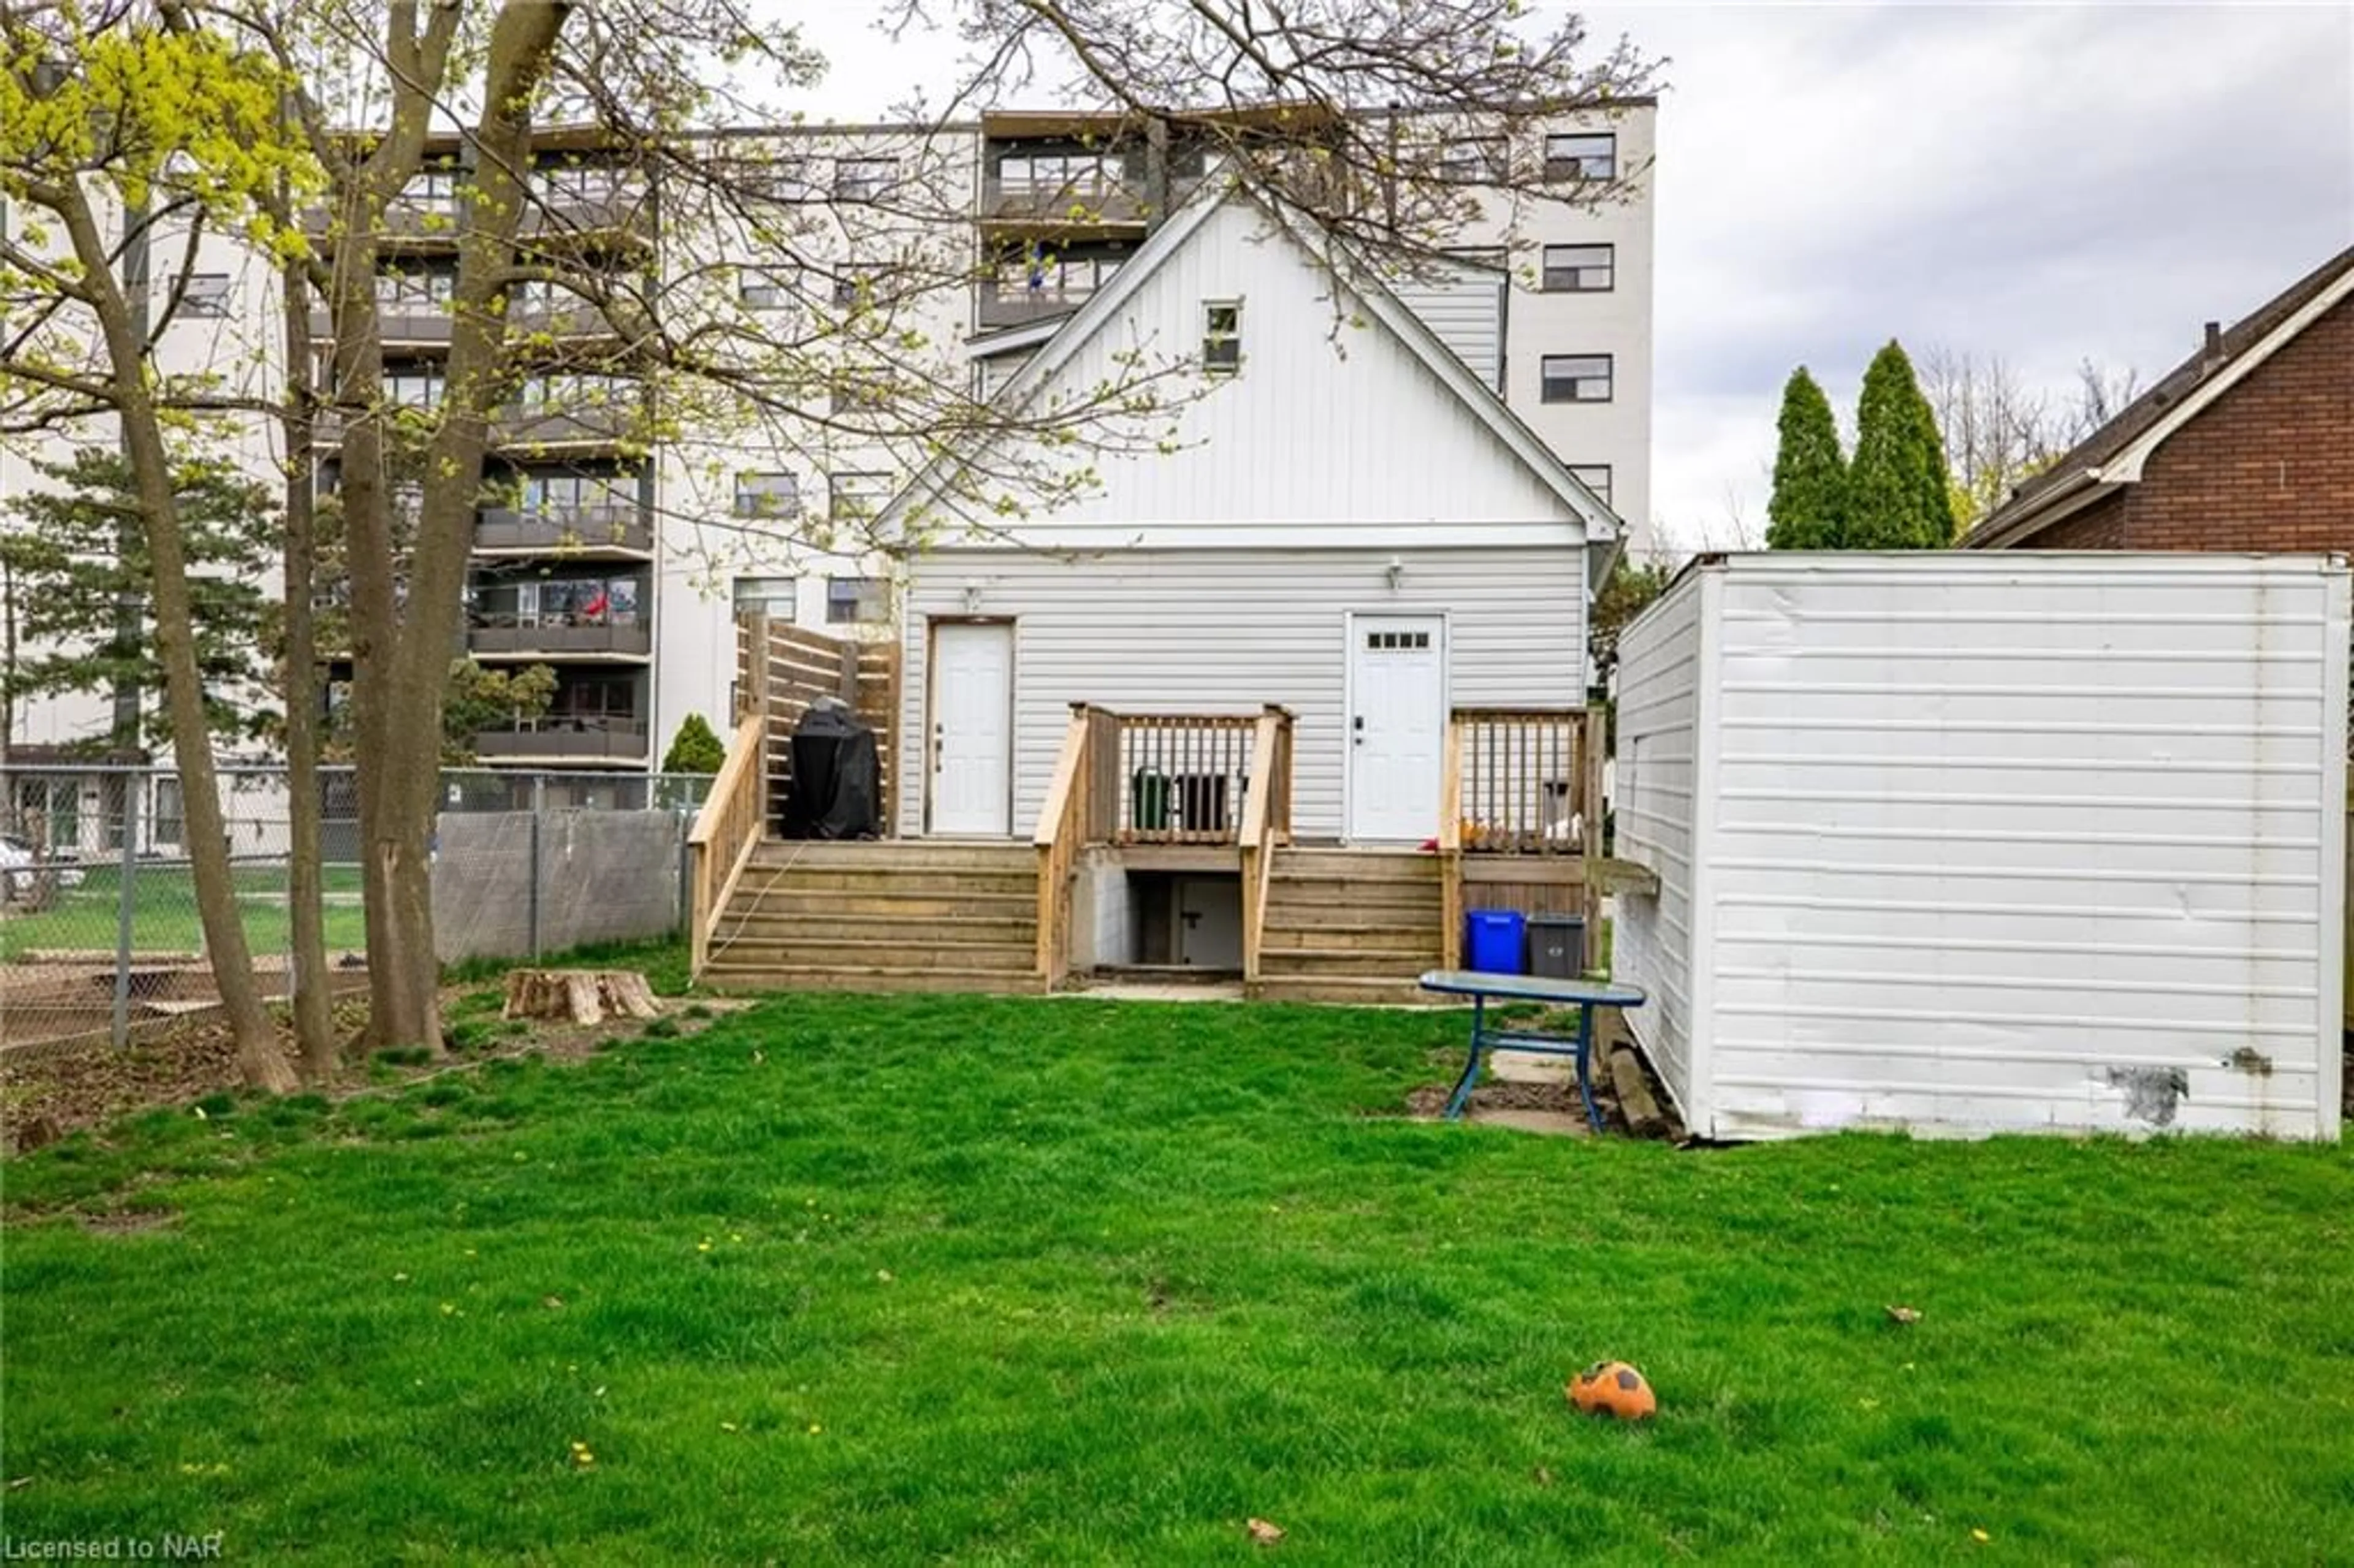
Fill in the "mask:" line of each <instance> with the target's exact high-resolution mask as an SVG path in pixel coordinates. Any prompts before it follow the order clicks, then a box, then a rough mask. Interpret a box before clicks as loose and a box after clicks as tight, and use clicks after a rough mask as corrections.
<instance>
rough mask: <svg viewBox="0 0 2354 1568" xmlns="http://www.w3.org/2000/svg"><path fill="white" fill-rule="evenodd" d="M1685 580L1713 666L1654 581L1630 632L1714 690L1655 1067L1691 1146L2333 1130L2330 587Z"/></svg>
mask: <svg viewBox="0 0 2354 1568" xmlns="http://www.w3.org/2000/svg"><path fill="white" fill-rule="evenodd" d="M1703 575H1706V576H1713V577H1718V578H1720V579H1721V588H1720V590H1719V592H1720V603H1719V604H1718V605H1715V606H1711V607H1709V609H1711V610H1712V612H1713V613H1714V615H1715V619H1716V620H1717V621H1718V623H1719V624H1718V625H1717V627H1716V628H1715V629H1714V632H1715V636H1716V637H1717V640H1718V641H1719V642H1720V644H1721V648H1720V650H1719V652H1716V653H1715V654H1714V655H1711V654H1710V653H1709V652H1708V651H1707V650H1708V644H1709V640H1710V636H1711V631H1712V629H1711V628H1710V627H1709V626H1708V625H1707V624H1705V623H1703V624H1702V625H1698V626H1692V627H1690V628H1689V629H1685V628H1684V627H1682V626H1681V622H1680V620H1679V617H1681V615H1682V613H1683V611H1684V609H1685V608H1686V606H1687V605H1688V604H1689V603H1690V595H1689V594H1688V593H1687V594H1685V595H1683V596H1681V597H1680V598H1678V599H1673V600H1671V601H1670V603H1669V604H1668V605H1666V606H1664V607H1662V608H1661V609H1659V610H1655V611H1654V612H1652V617H1651V618H1650V619H1648V620H1646V621H1644V622H1643V623H1641V624H1640V625H1639V626H1638V628H1637V629H1635V632H1634V634H1633V640H1634V641H1636V643H1637V644H1638V646H1641V647H1643V648H1645V650H1646V653H1647V657H1649V658H1651V659H1654V660H1659V661H1664V660H1667V659H1669V658H1670V657H1671V655H1670V654H1669V653H1668V652H1666V650H1667V648H1668V646H1669V645H1670V644H1671V643H1673V644H1678V645H1681V647H1683V648H1685V649H1687V650H1690V651H1692V653H1693V657H1694V658H1695V659H1696V660H1697V661H1698V668H1699V671H1700V674H1701V679H1702V681H1703V682H1704V683H1713V685H1714V687H1715V698H1714V704H1715V711H1714V715H1713V718H1712V720H1711V719H1710V717H1709V715H1710V710H1711V702H1710V699H1709V697H1708V696H1707V695H1706V694H1703V695H1702V699H1701V702H1700V711H1701V713H1702V715H1703V723H1704V724H1706V725H1707V726H1708V727H1709V728H1711V729H1712V730H1713V732H1714V733H1713V736H1712V738H1711V739H1708V740H1704V741H1703V744H1702V747H1699V748H1698V750H1699V754H1700V757H1701V767H1700V768H1699V770H1698V777H1697V779H1696V789H1695V791H1694V794H1695V800H1694V805H1693V809H1692V813H1691V820H1692V821H1694V822H1695V823H1696V824H1698V825H1699V826H1700V828H1701V829H1702V833H1701V840H1702V842H1701V843H1700V846H1699V853H1697V855H1696V856H1695V861H1696V863H1695V865H1694V866H1693V869H1692V884H1693V885H1692V889H1691V895H1692V897H1693V899H1694V900H1695V903H1696V905H1697V914H1696V917H1695V918H1694V919H1693V921H1692V922H1691V927H1692V933H1691V935H1692V948H1691V953H1692V958H1691V975H1690V977H1689V979H1688V980H1686V982H1685V983H1686V986H1687V988H1688V989H1701V990H1704V991H1705V992H1706V997H1705V1001H1704V1002H1703V1004H1702V1007H1701V1009H1700V1010H1699V1026H1700V1027H1701V1028H1702V1030H1704V1031H1705V1034H1706V1038H1705V1040H1704V1042H1702V1044H1701V1045H1700V1046H1699V1047H1697V1048H1684V1047H1681V1046H1680V1045H1675V1044H1670V1045H1669V1046H1667V1047H1665V1048H1664V1049H1662V1052H1661V1054H1662V1055H1663V1057H1666V1058H1668V1059H1670V1060H1672V1059H1673V1057H1674V1054H1675V1052H1676V1051H1677V1050H1679V1049H1683V1050H1684V1053H1685V1056H1686V1058H1687V1059H1688V1060H1689V1061H1691V1063H1693V1064H1694V1070H1695V1071H1696V1073H1697V1075H1698V1078H1699V1081H1697V1082H1696V1083H1695V1085H1694V1086H1693V1088H1692V1090H1691V1102H1692V1103H1695V1104H1696V1106H1697V1107H1698V1116H1699V1118H1700V1119H1699V1127H1698V1129H1699V1130H1701V1131H1702V1132H1704V1133H1707V1134H1710V1135H1712V1136H1718V1137H1734V1138H1744V1137H1770V1136H1776V1135H1781V1134H1786V1133H1790V1132H1795V1131H1801V1130H1806V1129H1808V1128H1825V1127H1840V1126H1906V1127H1912V1128H1922V1129H1925V1130H1957V1131H1987V1130H2009V1129H2020V1130H2025V1129H2068V1130H2135V1129H2148V1128H2157V1127H2172V1128H2184V1129H2191V1130H2211V1131H2253V1132H2263V1133H2272V1134H2278V1135H2281V1136H2286V1137H2308V1138H2309V1137H2317V1136H2318V1137H2330V1136H2335V1134H2336V1131H2337V1122H2338V1093H2339V1086H2338V1071H2339V1066H2338V1064H2339V1056H2338V1051H2339V1027H2340V1010H2339V990H2340V984H2341V971H2340V963H2341V959H2342V954H2341V950H2340V941H2341V932H2342V929H2343V927H2342V921H2343V916H2344V896H2345V890H2344V885H2343V884H2344V810H2345V787H2346V785H2345V776H2346V761H2345V734H2346V727H2345V726H2346V676H2347V636H2348V628H2347V620H2348V597H2349V594H2348V577H2347V576H2346V573H2345V571H2344V569H2343V568H2342V567H2334V568H2325V567H2323V566H2322V565H2321V564H2320V563H2318V562H2317V561H2315V560H2312V559H2296V558H2287V557H2274V558H2271V559H2262V558H2254V557H2229V556H2056V555H2049V556H2047V555H2035V556H2028V555H2005V556H1999V557H1988V558H1984V559H1979V558H1973V557H1969V556H1959V555H1940V556H1922V557H1909V558H1902V559H1900V558H1893V557H1869V556H1867V557H1860V558H1858V557H1850V558H1843V559H1837V560H1833V559H1829V558H1824V557H1774V556H1744V557H1737V558H1735V559H1734V560H1733V561H1731V562H1730V563H1728V564H1726V565H1724V566H1722V567H1710V568H1704V572H1703ZM1654 645H1656V646H1654ZM1712 666H1713V667H1712ZM1647 787H1648V786H1647ZM1622 831H1623V829H1622ZM1670 847H1671V845H1670V844H1668V843H1665V842H1662V843H1659V844H1658V845H1655V846H1654V849H1653V853H1659V854H1660V855H1661V858H1662V859H1663V860H1664V859H1665V858H1666V857H1667V851H1668V850H1669V849H1670ZM1660 869H1661V871H1662V880H1663V882H1664V881H1665V879H1666V874H1667V872H1668V870H1669V869H1670V868H1669V867H1666V866H1662V867H1661V868H1660ZM1661 902H1662V905H1664V904H1665V903H1666V899H1665V896H1664V895H1663V897H1662V900H1661ZM1639 940H1640V939H1639V938H1638V945H1639ZM1669 967H1671V961H1670V966H1669ZM1659 983H1661V984H1662V985H1663V986H1664V985H1665V984H1666V983H1667V982H1666V980H1664V979H1663V980H1661V981H1660V982H1659ZM1665 1070H1667V1069H1666V1068H1665V1067H1664V1065H1663V1071H1665Z"/></svg>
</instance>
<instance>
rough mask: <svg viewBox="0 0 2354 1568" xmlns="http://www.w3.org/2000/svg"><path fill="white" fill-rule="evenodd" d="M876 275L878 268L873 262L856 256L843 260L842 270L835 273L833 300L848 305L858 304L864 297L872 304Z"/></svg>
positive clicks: (838, 303)
mask: <svg viewBox="0 0 2354 1568" xmlns="http://www.w3.org/2000/svg"><path fill="white" fill-rule="evenodd" d="M876 275H877V270H876V269H875V267H874V266H873V265H872V264H871V263H868V262H864V261H861V260H856V259H855V258H854V259H852V260H848V261H845V262H843V265H842V270H840V271H838V272H836V273H834V275H833V302H834V303H835V304H837V305H842V306H845V307H847V306H853V305H856V304H857V303H859V302H860V301H861V300H862V299H864V301H865V302H868V303H870V304H871V303H872V302H874V299H875V278H876Z"/></svg>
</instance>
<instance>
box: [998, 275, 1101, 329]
mask: <svg viewBox="0 0 2354 1568" xmlns="http://www.w3.org/2000/svg"><path fill="white" fill-rule="evenodd" d="M1094 297H1095V295H1094V292H1093V291H1091V290H1087V289H1002V288H999V287H997V286H995V285H994V284H991V283H986V282H985V283H983V284H982V285H981V307H980V310H979V312H978V314H979V316H980V318H981V323H980V324H981V326H982V327H983V328H991V327H1016V326H1027V325H1029V324H1030V323H1032V322H1043V321H1052V320H1054V319H1055V318H1056V317H1058V316H1066V315H1069V314H1070V313H1072V312H1074V311H1076V310H1077V309H1078V308H1079V307H1080V306H1081V305H1084V304H1086V303H1087V302H1088V301H1089V300H1091V299H1093V298H1094Z"/></svg>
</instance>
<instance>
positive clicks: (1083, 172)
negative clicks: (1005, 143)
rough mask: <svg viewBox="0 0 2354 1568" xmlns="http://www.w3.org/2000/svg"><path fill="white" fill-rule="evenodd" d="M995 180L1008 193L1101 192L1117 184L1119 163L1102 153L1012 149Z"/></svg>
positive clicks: (1078, 194)
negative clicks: (1026, 151)
mask: <svg viewBox="0 0 2354 1568" xmlns="http://www.w3.org/2000/svg"><path fill="white" fill-rule="evenodd" d="M997 183H998V187H999V188H1000V189H1001V190H1002V191H1004V192H1005V193H1006V194H1007V195H1009V196H1064V195H1072V196H1100V195H1102V194H1103V193H1104V192H1106V191H1108V190H1111V189H1113V188H1115V187H1117V186H1118V185H1119V160H1118V159H1116V158H1110V157H1107V156H1106V155H1105V154H1101V153H1011V154H1007V155H1006V156H1005V157H1004V158H1002V159H1001V160H999V162H998V165H997Z"/></svg>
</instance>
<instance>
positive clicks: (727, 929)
mask: <svg viewBox="0 0 2354 1568" xmlns="http://www.w3.org/2000/svg"><path fill="white" fill-rule="evenodd" d="M1037 959H1038V857H1037V854H1036V852H1035V851H1034V850H1033V849H1032V848H1031V847H1030V846H1029V845H1027V844H947V843H939V842H880V843H827V842H794V841H784V840H774V839H770V840H763V841H762V842H760V843H759V844H758V845H757V846H755V847H754V849H753V850H752V854H751V859H750V860H749V862H748V863H746V865H745V867H744V874H743V875H742V876H741V877H740V878H738V879H737V884H736V889H735V893H734V895H733V896H732V897H730V898H729V899H728V902H727V908H726V912H725V913H724V914H723V915H722V916H720V919H719V921H718V925H717V928H716V931H715V932H714V933H713V936H712V939H711V956H710V961H709V965H708V967H707V969H705V975H704V979H705V982H706V983H708V984H710V985H712V986H715V987H716V988H718V989H720V990H723V991H995V992H1002V993H1036V992H1038V991H1043V990H1044V981H1043V980H1042V979H1041V978H1040V976H1039V974H1038V970H1037Z"/></svg>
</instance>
